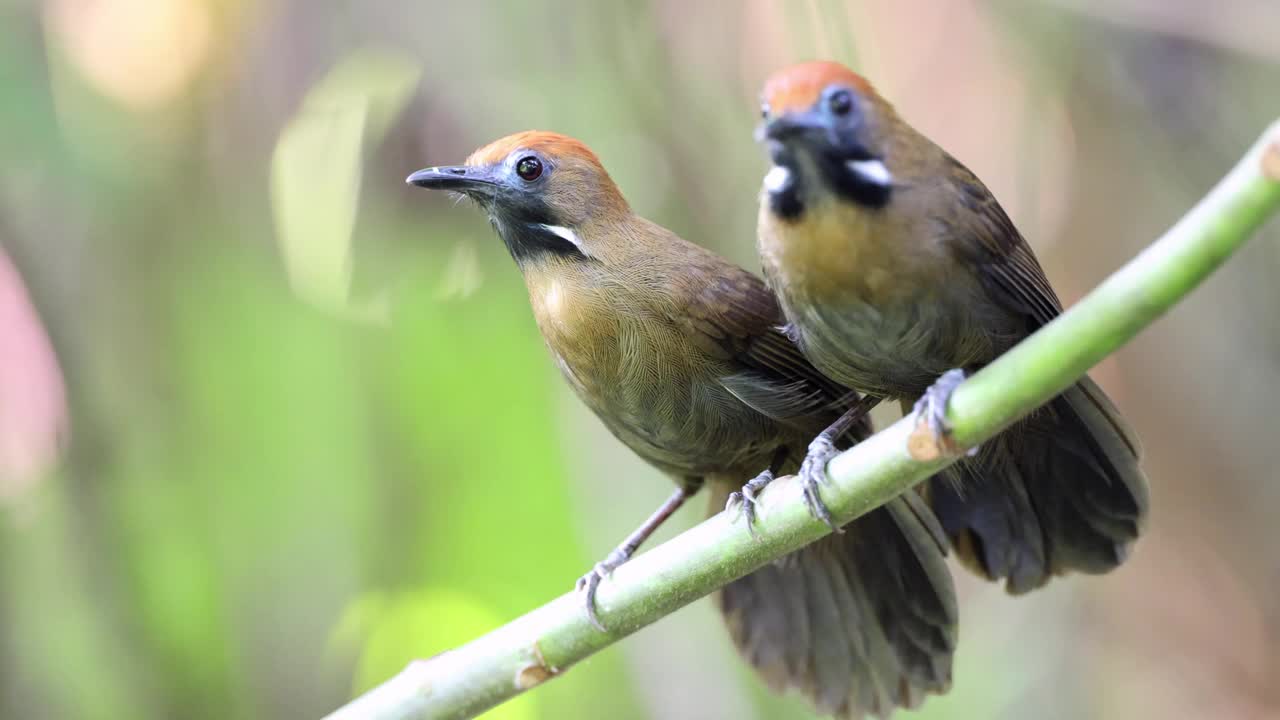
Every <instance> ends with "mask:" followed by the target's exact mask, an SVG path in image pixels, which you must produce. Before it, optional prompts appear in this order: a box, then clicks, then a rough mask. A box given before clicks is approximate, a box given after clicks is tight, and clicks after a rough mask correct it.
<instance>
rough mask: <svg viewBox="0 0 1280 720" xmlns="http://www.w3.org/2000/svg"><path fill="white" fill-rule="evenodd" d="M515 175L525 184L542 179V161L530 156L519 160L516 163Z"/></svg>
mask: <svg viewBox="0 0 1280 720" xmlns="http://www.w3.org/2000/svg"><path fill="white" fill-rule="evenodd" d="M516 174H517V175H519V176H520V179H521V180H524V181H525V182H533V181H534V180H537V179H538V178H540V177H542V161H541V160H539V159H538V158H536V157H534V156H532V155H530V156H528V157H523V158H520V162H518V163H516Z"/></svg>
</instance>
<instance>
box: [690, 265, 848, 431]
mask: <svg viewBox="0 0 1280 720" xmlns="http://www.w3.org/2000/svg"><path fill="white" fill-rule="evenodd" d="M708 262H716V263H717V265H718V267H714V268H711V267H707V268H703V272H700V273H696V275H697V276H699V277H702V278H714V279H713V280H712V281H710V282H708V283H706V284H705V285H703V286H702V287H700V288H697V289H696V290H695V291H694V292H692V293H691V294H690V296H689V302H688V304H687V306H686V307H685V308H682V310H683V311H684V312H683V315H684V318H683V319H682V322H683V323H685V326H686V327H687V329H688V331H689V332H690V333H691V336H692V337H694V339H695V342H696V343H698V344H699V345H701V346H702V347H704V348H706V349H708V350H710V351H712V352H713V353H714V354H716V355H717V356H719V357H723V358H725V359H727V360H730V361H731V365H732V369H733V372H730V373H727V374H726V375H724V376H723V377H721V378H720V382H721V384H722V385H724V386H725V387H726V388H727V389H728V390H729V391H730V392H732V393H733V394H734V395H735V396H736V397H738V399H740V400H742V401H743V402H744V403H746V404H748V405H750V406H751V407H752V408H754V409H755V410H757V411H758V412H761V413H763V414H765V415H768V416H769V417H772V418H775V419H777V420H780V421H783V422H788V423H790V424H795V423H796V422H797V421H799V422H802V423H803V424H806V425H814V424H816V425H818V426H820V427H825V425H827V424H829V423H830V422H831V421H834V420H835V418H836V417H838V416H839V414H840V413H841V412H842V411H843V410H844V409H846V408H848V407H850V406H851V405H852V404H853V403H856V402H857V401H858V400H859V399H860V396H859V394H858V393H857V392H855V391H854V390H851V389H849V388H846V387H844V386H843V385H841V384H839V383H837V382H835V381H834V380H832V379H830V378H828V377H827V376H825V375H823V374H822V373H821V372H819V371H818V369H817V368H815V367H814V366H813V365H812V364H811V363H810V362H809V361H808V360H807V359H805V357H804V354H803V353H801V352H800V349H799V348H798V347H797V346H796V344H795V343H794V342H792V340H791V339H790V338H788V337H787V335H786V333H785V331H784V330H783V328H782V325H783V323H784V322H785V319H784V318H783V315H782V310H781V308H779V306H778V302H777V299H776V298H775V297H774V295H773V293H772V292H770V291H769V289H768V287H767V286H766V285H765V284H764V281H763V280H761V279H760V278H758V277H756V276H755V275H752V274H751V273H749V272H747V271H745V270H742V269H741V268H738V267H737V266H735V265H732V264H730V263H728V262H726V261H723V260H720V259H719V258H714V259H709V260H708ZM869 430H870V425H869V424H867V425H865V426H863V427H859V428H857V433H866V432H868V431H869ZM862 436H863V435H862V434H858V435H856V437H862Z"/></svg>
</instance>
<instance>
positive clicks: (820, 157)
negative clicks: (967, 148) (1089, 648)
mask: <svg viewBox="0 0 1280 720" xmlns="http://www.w3.org/2000/svg"><path fill="white" fill-rule="evenodd" d="M764 112H765V121H764V126H763V128H762V138H763V140H764V142H765V143H766V145H767V148H768V151H769V154H770V159H771V160H772V163H773V166H772V168H771V169H770V171H769V174H768V175H767V176H766V180H765V188H764V190H763V192H762V194H761V205H760V214H759V249H760V254H761V261H762V264H763V266H764V270H765V276H766V278H767V280H768V282H769V284H770V286H771V287H772V288H773V289H774V291H775V292H776V293H777V295H778V297H779V300H780V302H781V304H782V307H783V309H784V311H785V313H786V316H787V320H788V322H789V327H790V330H791V333H792V335H793V337H795V338H796V340H797V341H798V342H799V344H800V346H801V348H802V349H803V351H804V354H805V356H806V357H807V358H809V360H811V361H812V362H813V363H814V365H815V366H817V367H818V368H819V369H820V370H822V371H823V372H824V373H825V374H827V375H828V376H830V377H832V378H834V379H835V380H838V381H839V382H841V383H843V384H847V385H850V386H853V387H857V388H859V389H861V390H863V391H865V392H868V393H872V394H875V395H880V396H885V397H890V398H897V399H901V400H904V401H906V402H911V401H914V400H917V399H918V398H921V397H922V396H923V397H924V400H925V402H924V403H923V404H922V407H923V408H924V409H925V410H927V411H929V413H930V414H931V416H932V417H933V418H934V419H935V420H936V419H938V418H940V417H941V415H940V412H939V409H940V408H942V407H945V402H946V398H947V396H948V394H949V391H950V389H953V388H954V386H955V384H956V381H957V380H958V378H961V377H963V375H961V374H959V373H956V372H954V371H952V369H959V370H961V371H972V370H975V369H977V368H980V367H981V366H983V365H985V364H986V363H988V362H990V361H991V360H993V359H995V358H996V357H997V356H999V355H1000V354H1001V353H1003V352H1004V351H1006V350H1008V349H1009V348H1010V347H1012V346H1013V345H1014V344H1015V343H1017V342H1018V341H1019V340H1021V339H1022V338H1024V337H1026V336H1027V335H1028V334H1030V333H1031V332H1033V331H1035V330H1036V328H1038V327H1040V326H1041V325H1043V324H1045V323H1047V322H1049V321H1050V320H1052V319H1053V318H1054V317H1055V316H1057V315H1058V314H1059V313H1060V312H1061V306H1060V304H1059V302H1058V298H1057V296H1056V295H1055V294H1054V292H1053V289H1052V288H1051V287H1050V285H1049V282H1048V280H1047V279H1046V278H1045V275H1044V272H1043V271H1042V270H1041V269H1040V265H1039V263H1038V262H1037V261H1036V259H1035V256H1034V255H1033V254H1032V252H1031V249H1030V247H1029V246H1028V245H1027V243H1026V242H1025V241H1024V240H1023V238H1022V236H1021V235H1020V234H1019V233H1018V231H1017V229H1016V228H1014V226H1013V223H1012V222H1011V221H1010V220H1009V218H1008V216H1007V215H1006V214H1005V212H1004V210H1003V209H1001V207H1000V205H999V204H998V203H997V202H996V200H995V198H994V197H993V196H992V195H991V193H990V192H989V191H988V190H987V188H986V187H985V186H984V185H983V184H982V183H981V182H980V181H979V180H978V178H977V177H975V176H974V175H973V173H971V172H970V171H969V170H968V169H967V168H965V167H964V166H963V165H961V164H960V163H959V162H958V161H956V160H955V159H954V158H952V157H951V156H950V155H948V154H947V153H946V152H944V151H943V150H942V149H940V148H939V147H938V146H936V145H934V144H933V143H932V142H930V141H929V140H928V139H927V138H925V137H924V136H922V135H920V134H919V133H918V132H916V131H915V130H914V129H913V128H912V127H911V126H910V125H908V124H907V123H906V122H905V121H903V120H902V119H901V118H900V117H899V116H898V114H897V112H896V111H895V110H894V108H893V107H892V106H891V105H889V103H888V102H886V101H885V100H884V99H883V98H882V97H880V95H879V94H877V93H876V91H875V90H874V89H873V88H872V87H871V85H870V84H869V83H868V82H867V81H866V80H865V79H864V78H862V77H861V76H859V75H857V74H855V73H853V72H852V71H851V70H849V69H848V68H845V67H843V66H841V65H838V64H836V63H830V62H816V63H807V64H804V65H798V66H795V67H791V68H787V69H785V70H783V71H780V72H779V73H777V74H776V75H774V76H773V77H772V78H771V79H770V80H769V82H768V83H767V85H766V87H765V92H764ZM949 371H951V372H949ZM940 376H941V377H942V378H943V379H942V380H941V381H940V382H939V383H938V384H937V385H934V382H935V380H938V379H939V377H940ZM1138 455H1139V450H1138V444H1137V440H1136V438H1135V437H1134V436H1133V434H1132V432H1131V431H1130V430H1129V429H1128V427H1127V426H1126V424H1125V423H1124V421H1123V420H1122V419H1121V417H1120V414H1119V412H1118V411H1117V410H1116V409H1115V407H1114V406H1112V404H1111V403H1110V401H1109V400H1108V399H1107V397H1106V396H1105V395H1104V394H1103V393H1102V391H1101V390H1100V389H1099V388H1098V386H1097V385H1095V384H1094V383H1093V382H1092V381H1090V380H1089V379H1088V378H1085V379H1084V380H1082V381H1081V382H1080V383H1078V384H1077V385H1076V386H1074V387H1072V388H1071V389H1069V390H1067V391H1066V392H1064V393H1063V394H1062V395H1060V396H1059V397H1058V398H1056V399H1054V400H1053V401H1051V402H1050V403H1049V404H1048V405H1047V406H1046V407H1045V408H1044V409H1042V410H1040V411H1037V412H1036V413H1035V414H1033V415H1032V416H1030V417H1029V418H1027V419H1025V420H1024V421H1022V422H1020V423H1018V424H1017V425H1015V426H1014V427H1013V428H1011V429H1010V430H1008V431H1006V432H1005V433H1003V434H1001V435H1000V436H999V437H997V438H996V439H995V440H993V441H991V442H989V443H987V444H986V445H985V446H984V447H983V448H982V449H981V452H980V453H979V454H978V455H977V456H976V457H974V458H969V459H965V460H962V461H961V462H960V463H958V464H956V465H955V466H953V467H952V468H951V469H949V470H948V471H947V472H946V473H944V474H942V475H940V476H938V477H937V478H935V479H934V480H933V481H932V482H931V487H930V495H931V500H932V504H933V507H934V510H935V512H936V513H937V514H938V517H939V519H940V520H941V521H942V523H943V525H944V526H945V527H946V529H947V531H948V533H949V534H950V535H951V537H952V538H953V540H954V542H955V545H956V548H957V550H958V552H959V554H960V556H961V557H962V559H964V560H965V561H966V562H967V564H969V565H971V566H972V567H974V568H975V569H976V570H978V571H979V572H981V573H982V574H984V575H986V576H987V577H990V578H993V579H1001V578H1002V579H1006V586H1007V588H1008V589H1009V590H1010V591H1011V592H1015V593H1019V592H1025V591H1028V590H1031V589H1034V588H1036V587H1039V586H1040V585H1042V584H1044V583H1045V582H1046V581H1047V580H1048V579H1049V578H1050V577H1051V576H1052V575H1055V574H1061V573H1064V572H1068V571H1071V570H1077V571H1083V572H1089V573H1100V572H1106V571H1107V570H1110V569H1111V568H1113V567H1115V566H1116V565H1118V564H1119V563H1120V562H1122V561H1123V559H1124V557H1125V555H1126V552H1127V549H1128V547H1129V545H1130V543H1131V542H1132V541H1133V540H1134V539H1135V538H1136V537H1137V536H1138V533H1139V529H1140V526H1141V524H1142V521H1143V517H1144V515H1145V513H1146V509H1147V481H1146V478H1145V477H1144V476H1143V473H1142V471H1141V469H1140V468H1139V466H1138Z"/></svg>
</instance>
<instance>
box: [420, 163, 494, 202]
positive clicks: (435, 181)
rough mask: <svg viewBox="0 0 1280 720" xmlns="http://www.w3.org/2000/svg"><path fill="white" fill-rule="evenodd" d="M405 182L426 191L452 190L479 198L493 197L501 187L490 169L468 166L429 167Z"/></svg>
mask: <svg viewBox="0 0 1280 720" xmlns="http://www.w3.org/2000/svg"><path fill="white" fill-rule="evenodd" d="M405 182H407V183H409V184H410V185H417V186H418V187H424V188H427V189H428V190H452V191H454V192H460V193H465V194H467V195H471V196H480V197H493V196H494V195H495V194H497V192H498V187H499V186H500V185H501V181H500V179H499V178H498V175H497V173H496V172H495V171H494V169H493V168H492V167H472V166H470V165H454V166H441V167H429V168H426V169H423V170H419V171H418V172H416V173H414V174H412V175H410V176H409V177H407V178H405Z"/></svg>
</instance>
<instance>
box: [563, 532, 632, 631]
mask: <svg viewBox="0 0 1280 720" xmlns="http://www.w3.org/2000/svg"><path fill="white" fill-rule="evenodd" d="M630 559H631V553H629V552H625V551H624V550H623V549H622V548H615V549H614V551H613V552H611V553H609V556H608V557H606V558H605V559H604V560H601V561H600V562H598V563H596V564H595V567H593V568H591V571H590V572H588V573H587V574H586V575H583V576H582V577H580V578H578V582H577V584H576V586H575V587H576V588H577V591H578V592H580V593H583V601H584V602H585V604H586V608H587V619H588V620H590V621H591V625H592V626H594V627H595V629H597V630H599V631H600V632H607V630H606V629H605V626H604V623H602V622H600V616H599V615H597V614H596V589H597V588H599V587H600V581H601V580H603V579H605V578H606V577H608V576H609V574H610V573H612V572H613V571H614V570H616V569H617V568H618V566H619V565H621V564H623V563H625V562H626V561H628V560H630Z"/></svg>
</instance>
